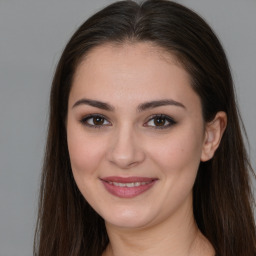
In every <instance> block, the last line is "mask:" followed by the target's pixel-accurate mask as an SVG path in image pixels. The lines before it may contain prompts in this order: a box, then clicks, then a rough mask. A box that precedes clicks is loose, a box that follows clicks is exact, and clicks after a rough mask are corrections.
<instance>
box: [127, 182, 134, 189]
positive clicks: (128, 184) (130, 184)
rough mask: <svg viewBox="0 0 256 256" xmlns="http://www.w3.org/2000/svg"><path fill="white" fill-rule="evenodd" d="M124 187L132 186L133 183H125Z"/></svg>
mask: <svg viewBox="0 0 256 256" xmlns="http://www.w3.org/2000/svg"><path fill="white" fill-rule="evenodd" d="M126 187H128V188H132V187H134V183H126Z"/></svg>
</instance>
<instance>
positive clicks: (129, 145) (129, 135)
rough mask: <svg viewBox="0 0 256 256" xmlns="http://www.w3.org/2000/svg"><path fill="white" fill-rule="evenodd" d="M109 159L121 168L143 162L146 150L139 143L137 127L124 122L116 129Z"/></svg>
mask: <svg viewBox="0 0 256 256" xmlns="http://www.w3.org/2000/svg"><path fill="white" fill-rule="evenodd" d="M111 140H112V141H111V146H110V148H109V152H108V159H109V161H110V162H111V163H113V164H115V165H117V166H118V167H120V168H123V169H127V168H131V167H134V166H135V165H137V164H139V163H141V162H142V161H143V160H144V158H145V155H144V152H143V149H142V147H141V146H140V144H139V140H138V136H137V134H136V131H135V129H134V128H133V127H132V126H131V125H129V124H123V125H122V126H120V127H119V128H117V129H116V130H115V132H114V133H113V134H112V138H111Z"/></svg>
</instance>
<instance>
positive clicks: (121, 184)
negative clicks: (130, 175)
mask: <svg viewBox="0 0 256 256" xmlns="http://www.w3.org/2000/svg"><path fill="white" fill-rule="evenodd" d="M107 183H108V184H110V185H113V186H117V187H128V188H133V187H139V186H143V185H147V184H149V183H150V182H131V183H118V182H111V181H107Z"/></svg>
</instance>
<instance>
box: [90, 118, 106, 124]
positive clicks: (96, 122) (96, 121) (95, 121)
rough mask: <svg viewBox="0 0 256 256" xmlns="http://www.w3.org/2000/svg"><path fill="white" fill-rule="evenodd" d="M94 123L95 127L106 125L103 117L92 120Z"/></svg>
mask: <svg viewBox="0 0 256 256" xmlns="http://www.w3.org/2000/svg"><path fill="white" fill-rule="evenodd" d="M92 122H93V124H94V125H103V124H104V118H103V117H101V116H96V117H93V118H92Z"/></svg>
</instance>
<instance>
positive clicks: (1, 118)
mask: <svg viewBox="0 0 256 256" xmlns="http://www.w3.org/2000/svg"><path fill="white" fill-rule="evenodd" d="M111 2H114V1H107V0H105V1H104V0H96V1H88V0H83V1H82V0H73V1H72V0H69V1H68V0H51V1H49V0H44V1H38V0H37V1H36V0H22V1H21V0H0V89H1V90H0V256H29V255H32V244H33V233H34V226H35V220H36V207H37V196H38V189H39V176H40V169H41V164H42V159H43V151H44V145H45V134H46V127H47V112H48V98H49V91H50V84H51V79H52V76H53V72H54V69H55V66H56V63H57V61H58V58H59V56H60V54H61V51H62V49H63V47H64V45H65V43H66V42H67V40H68V39H69V37H70V36H71V35H72V33H73V32H74V31H75V29H76V28H77V27H78V26H79V25H80V24H81V23H82V22H83V21H84V20H85V19H86V18H87V17H89V16H90V15H91V14H93V13H94V12H95V11H97V10H99V9H100V8H101V7H103V6H105V5H106V4H109V3H111ZM177 2H179V3H183V4H185V5H186V6H188V7H191V8H192V9H194V10H195V11H197V12H198V13H199V14H201V15H202V16H203V17H204V18H206V20H207V21H208V22H209V23H210V25H212V27H213V28H214V30H215V31H216V33H217V34H218V36H219V38H220V40H221V42H222V43H223V45H224V48H225V49H226V52H227V55H228V58H229V60H230V64H231V68H232V72H233V76H234V80H235V84H236V89H237V94H238V100H239V105H240V108H241V112H242V116H243V119H244V122H245V126H246V128H247V132H248V137H249V141H250V144H251V152H250V155H251V160H252V162H253V166H254V168H255V167H256V164H255V162H256V161H255V160H256V133H255V128H256V114H255V112H256V101H255V95H256V15H255V14H256V0H215V1H212V0H187V1H185V0H183V1H182V0H181V1H177Z"/></svg>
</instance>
